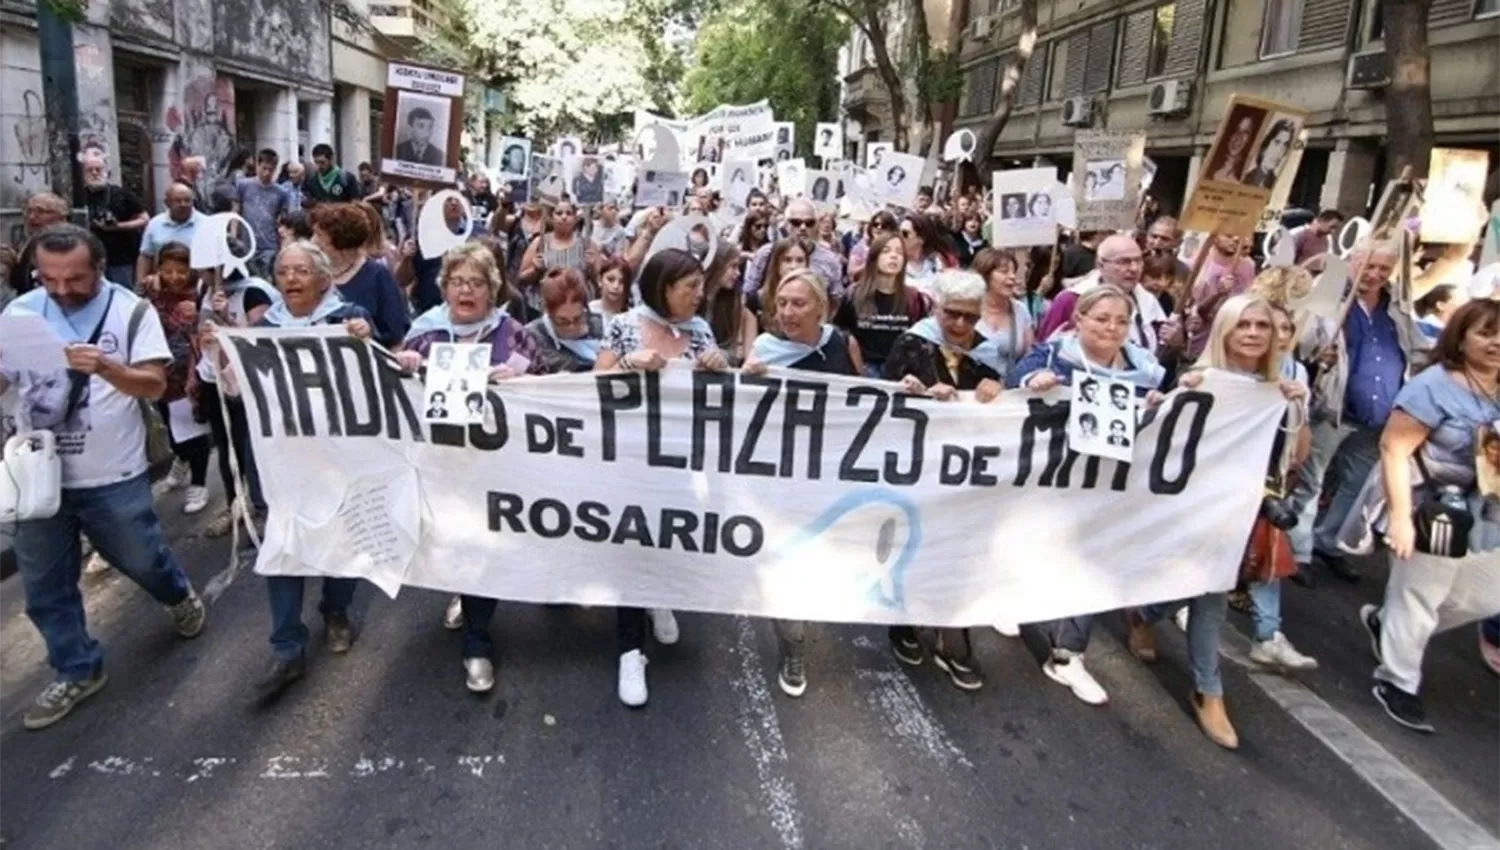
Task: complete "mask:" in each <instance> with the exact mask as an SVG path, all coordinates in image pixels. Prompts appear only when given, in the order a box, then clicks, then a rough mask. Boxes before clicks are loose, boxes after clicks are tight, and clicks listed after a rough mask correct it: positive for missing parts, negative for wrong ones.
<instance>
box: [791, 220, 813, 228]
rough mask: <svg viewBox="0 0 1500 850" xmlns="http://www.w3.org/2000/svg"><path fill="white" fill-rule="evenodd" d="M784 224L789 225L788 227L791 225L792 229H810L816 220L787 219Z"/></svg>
mask: <svg viewBox="0 0 1500 850" xmlns="http://www.w3.org/2000/svg"><path fill="white" fill-rule="evenodd" d="M786 223H787V224H789V225H791V226H792V227H812V226H813V225H814V224H816V223H817V219H813V218H789V219H787V220H786Z"/></svg>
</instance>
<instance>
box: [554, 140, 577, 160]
mask: <svg viewBox="0 0 1500 850" xmlns="http://www.w3.org/2000/svg"><path fill="white" fill-rule="evenodd" d="M550 153H551V154H552V156H554V157H556V158H558V159H560V160H563V161H567V159H568V157H570V156H579V155H580V154H582V153H583V140H582V139H579V138H578V137H577V136H564V137H562V138H561V139H558V140H557V141H556V142H553V143H552V150H551V151H550Z"/></svg>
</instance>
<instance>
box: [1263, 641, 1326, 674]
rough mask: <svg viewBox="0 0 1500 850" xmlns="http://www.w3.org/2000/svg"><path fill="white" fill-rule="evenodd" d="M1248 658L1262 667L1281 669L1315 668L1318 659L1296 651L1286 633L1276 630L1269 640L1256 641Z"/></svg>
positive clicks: (1316, 667)
mask: <svg viewBox="0 0 1500 850" xmlns="http://www.w3.org/2000/svg"><path fill="white" fill-rule="evenodd" d="M1250 660H1251V661H1254V662H1255V663H1256V664H1259V665H1261V666H1263V667H1274V668H1279V669H1282V670H1316V669H1318V659H1316V658H1313V657H1311V656H1308V655H1303V654H1302V653H1300V652H1298V651H1297V648H1296V647H1295V646H1292V642H1291V641H1289V640H1287V639H1286V635H1284V634H1282V633H1281V632H1277V633H1276V634H1275V635H1273V636H1272V637H1271V639H1270V640H1263V641H1256V643H1255V646H1253V647H1251V649H1250Z"/></svg>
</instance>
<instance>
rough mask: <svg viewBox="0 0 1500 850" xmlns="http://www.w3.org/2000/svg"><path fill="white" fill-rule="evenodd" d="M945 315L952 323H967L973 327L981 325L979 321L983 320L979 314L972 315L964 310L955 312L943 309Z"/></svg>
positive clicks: (946, 308)
mask: <svg viewBox="0 0 1500 850" xmlns="http://www.w3.org/2000/svg"><path fill="white" fill-rule="evenodd" d="M943 315H944V316H946V317H947V318H948V321H950V322H967V323H969V324H971V325H977V324H979V320H980V318H981V317H980V315H979V314H978V313H970V312H967V311H964V310H953V309H950V308H948V307H944V308H943Z"/></svg>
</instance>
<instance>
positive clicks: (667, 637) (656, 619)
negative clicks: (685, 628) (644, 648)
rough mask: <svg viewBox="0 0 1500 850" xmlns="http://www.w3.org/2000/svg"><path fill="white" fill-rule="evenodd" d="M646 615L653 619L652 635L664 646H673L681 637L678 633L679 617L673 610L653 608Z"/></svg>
mask: <svg viewBox="0 0 1500 850" xmlns="http://www.w3.org/2000/svg"><path fill="white" fill-rule="evenodd" d="M646 614H647V615H648V616H649V617H650V618H651V633H652V634H653V635H655V636H656V642H657V643H659V644H661V645H662V646H671V645H672V644H674V643H676V642H677V639H678V638H679V637H681V635H680V634H678V631H677V617H676V616H675V615H674V614H673V613H672V609H671V608H652V609H651V610H649V611H647V612H646Z"/></svg>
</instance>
